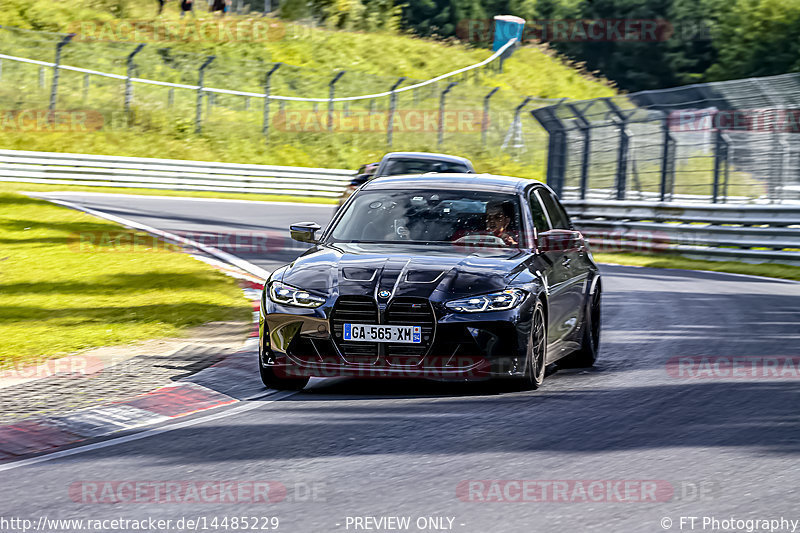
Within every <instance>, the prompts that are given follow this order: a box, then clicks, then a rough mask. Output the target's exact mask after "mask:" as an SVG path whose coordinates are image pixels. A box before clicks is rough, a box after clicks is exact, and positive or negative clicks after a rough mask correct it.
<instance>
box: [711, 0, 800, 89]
mask: <svg viewBox="0 0 800 533" xmlns="http://www.w3.org/2000/svg"><path fill="white" fill-rule="evenodd" d="M714 43H715V47H716V49H717V53H718V56H719V59H718V61H717V62H716V63H715V64H714V65H713V66H712V67H711V68H709V70H708V73H707V74H708V78H709V79H712V80H720V79H731V78H744V77H751V76H767V75H771V74H781V73H784V72H797V71H799V70H800V2H797V1H796V0H792V1H786V0H735V1H734V2H733V3H732V5H729V6H728V9H727V10H725V11H723V12H722V13H721V15H720V25H719V28H718V30H717V31H716V32H715V33H714Z"/></svg>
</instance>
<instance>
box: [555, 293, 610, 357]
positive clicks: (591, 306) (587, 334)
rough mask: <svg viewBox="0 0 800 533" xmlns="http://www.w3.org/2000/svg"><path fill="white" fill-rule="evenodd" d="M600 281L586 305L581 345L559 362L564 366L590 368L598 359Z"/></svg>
mask: <svg viewBox="0 0 800 533" xmlns="http://www.w3.org/2000/svg"><path fill="white" fill-rule="evenodd" d="M600 296H601V290H600V283H599V282H598V283H597V285H595V288H594V291H592V293H591V294H589V296H588V298H587V306H586V318H585V319H584V322H583V338H582V340H581V347H580V349H578V350H577V351H575V352H573V353H571V354H569V355H568V356H567V357H565V358H564V359H563V360H562V361H563V362H561V363H559V366H561V367H564V368H588V367H591V366H594V363H595V361H597V352H598V350H599V348H600V325H601V320H600V309H601V307H600Z"/></svg>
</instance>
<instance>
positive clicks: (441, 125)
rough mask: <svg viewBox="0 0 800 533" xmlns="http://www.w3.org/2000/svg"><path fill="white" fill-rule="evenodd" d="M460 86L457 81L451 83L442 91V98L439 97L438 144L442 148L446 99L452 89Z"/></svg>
mask: <svg viewBox="0 0 800 533" xmlns="http://www.w3.org/2000/svg"><path fill="white" fill-rule="evenodd" d="M456 85H458V82H457V81H451V82H450V83H449V84H448V85H447V87H446V88H445V90H444V91H442V94H441V96H440V97H439V136H438V139H437V140H436V144H437V145H438V146H441V145H442V143H443V142H444V103H445V98H447V93H449V92H450V89H452V88H453V87H455V86H456Z"/></svg>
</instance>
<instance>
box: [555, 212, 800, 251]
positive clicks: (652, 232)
mask: <svg viewBox="0 0 800 533" xmlns="http://www.w3.org/2000/svg"><path fill="white" fill-rule="evenodd" d="M564 205H565V207H566V208H567V211H568V212H569V214H570V216H571V217H572V220H573V222H574V224H575V226H576V227H577V228H578V229H579V230H581V231H582V232H583V233H584V235H586V237H587V238H588V239H589V242H590V244H591V245H592V250H593V251H596V252H604V251H609V252H617V251H633V252H642V253H660V252H672V253H680V254H682V255H687V256H690V257H698V258H705V259H729V260H743V261H753V262H763V261H773V262H776V263H786V264H796V265H800V206H797V205H795V206H774V205H718V204H717V205H712V204H707V205H699V204H673V203H653V202H646V201H645V202H629V201H621V202H619V201H592V200H585V201H580V200H566V201H564Z"/></svg>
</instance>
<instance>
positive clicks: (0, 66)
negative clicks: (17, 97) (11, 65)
mask: <svg viewBox="0 0 800 533" xmlns="http://www.w3.org/2000/svg"><path fill="white" fill-rule="evenodd" d="M2 79H3V60H2V59H0V81H2Z"/></svg>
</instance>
